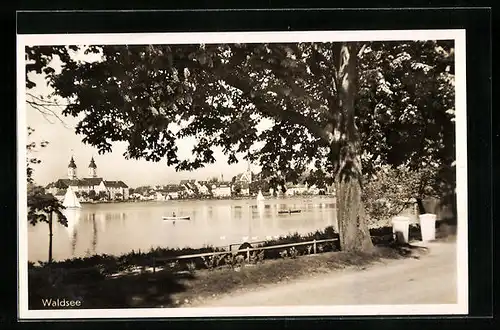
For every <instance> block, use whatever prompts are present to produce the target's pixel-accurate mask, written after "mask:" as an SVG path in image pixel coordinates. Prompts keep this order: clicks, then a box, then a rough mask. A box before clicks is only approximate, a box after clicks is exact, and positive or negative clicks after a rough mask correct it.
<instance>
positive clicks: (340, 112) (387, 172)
mask: <svg viewBox="0 0 500 330" xmlns="http://www.w3.org/2000/svg"><path fill="white" fill-rule="evenodd" d="M17 38H18V39H17V42H18V49H17V58H18V67H17V74H18V82H17V83H18V85H17V90H18V109H17V123H18V124H17V125H18V137H17V138H18V173H19V174H18V178H19V179H18V185H19V188H18V201H19V202H18V203H19V204H18V209H19V219H18V228H19V237H18V244H19V246H18V250H19V256H18V260H19V265H18V270H19V272H18V274H19V313H20V314H19V315H20V317H21V318H26V319H37V318H44V319H51V318H55V319H57V318H79V319H81V318H109V317H118V318H119V317H138V318H140V317H208V316H252V315H254V316H287V315H304V316H321V315H337V316H338V315H340V316H342V315H425V314H438V315H461V314H467V311H468V266H467V130H466V89H465V87H466V81H465V63H466V62H465V59H466V55H465V30H458V29H457V30H453V29H450V30H384V31H382V30H381V31H373V30H370V31H368V30H367V31H314V32H308V31H295V32H293V31H288V32H225V33H222V32H220V33H219V32H207V33H194V32H193V33H187V32H184V33H130V34H64V35H63V34H46V35H44V34H39V35H18V37H17Z"/></svg>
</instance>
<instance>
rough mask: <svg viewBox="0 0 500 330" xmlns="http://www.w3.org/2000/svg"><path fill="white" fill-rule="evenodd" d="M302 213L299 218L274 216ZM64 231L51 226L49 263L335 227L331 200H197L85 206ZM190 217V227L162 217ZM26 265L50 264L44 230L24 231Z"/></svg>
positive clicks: (72, 212)
mask: <svg viewBox="0 0 500 330" xmlns="http://www.w3.org/2000/svg"><path fill="white" fill-rule="evenodd" d="M289 209H294V210H295V209H300V210H301V213H295V214H278V211H279V210H289ZM65 212H66V213H67V217H68V227H67V228H66V227H64V226H62V225H60V224H58V223H54V226H53V232H54V236H53V257H54V259H55V260H64V259H67V258H73V257H84V256H87V255H94V254H111V255H121V254H125V253H128V252H130V251H132V250H135V251H138V250H141V251H149V250H150V249H151V248H154V247H169V248H176V247H193V248H198V247H202V246H204V245H212V246H217V247H224V246H226V247H227V246H228V245H229V244H233V243H242V242H244V241H250V242H252V241H259V240H265V239H266V238H270V237H274V236H278V235H286V234H289V233H294V232H298V233H303V234H305V233H309V232H313V231H316V230H317V229H324V228H325V227H327V226H334V228H336V227H337V222H336V209H335V199H334V198H332V197H328V196H315V197H312V198H310V197H297V198H286V199H269V200H266V201H264V202H260V203H258V202H257V201H256V200H253V199H252V200H251V199H247V200H199V201H165V202H138V203H108V204H83V205H82V208H81V209H78V210H65ZM173 212H175V214H176V215H177V216H190V217H191V220H190V221H182V220H177V221H175V223H173V222H172V221H164V220H162V216H171V215H172V214H173ZM28 226H29V227H28V259H29V260H30V261H35V262H36V261H39V260H41V261H46V260H47V258H48V246H49V243H48V241H49V236H48V225H47V224H45V223H39V224H37V225H36V226H31V225H28Z"/></svg>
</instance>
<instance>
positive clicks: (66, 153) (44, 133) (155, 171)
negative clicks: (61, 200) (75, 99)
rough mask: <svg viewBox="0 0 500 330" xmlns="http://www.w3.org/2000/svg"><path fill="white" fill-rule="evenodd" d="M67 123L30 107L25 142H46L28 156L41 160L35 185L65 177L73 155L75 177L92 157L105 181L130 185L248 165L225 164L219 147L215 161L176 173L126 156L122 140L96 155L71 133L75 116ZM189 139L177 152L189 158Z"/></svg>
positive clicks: (229, 173)
mask: <svg viewBox="0 0 500 330" xmlns="http://www.w3.org/2000/svg"><path fill="white" fill-rule="evenodd" d="M61 119H62V120H63V121H64V122H65V124H66V126H68V127H65V126H64V124H63V123H61V122H60V121H59V120H57V119H50V120H51V121H52V123H51V122H49V121H47V119H45V118H44V116H43V115H42V114H41V113H39V112H38V111H37V110H35V109H29V111H28V112H27V116H26V121H27V126H29V127H32V128H33V129H34V132H33V133H32V134H31V135H30V136H29V138H28V143H30V142H35V143H37V145H38V144H39V143H40V142H41V141H48V142H49V143H48V145H47V146H46V147H43V148H40V147H37V150H36V151H34V152H33V153H32V154H31V156H33V157H36V158H37V159H39V160H40V161H41V163H40V164H36V165H34V172H33V179H34V182H35V183H36V184H38V185H42V186H46V185H47V184H49V183H51V182H54V181H56V180H57V179H59V178H66V177H67V169H68V164H69V161H70V159H71V157H72V156H73V157H74V160H75V163H76V166H77V176H78V177H86V176H87V173H88V165H89V162H90V160H91V158H92V157H93V158H94V160H95V162H96V164H97V173H98V176H100V177H106V178H107V179H108V180H122V181H124V182H125V183H127V185H129V187H139V186H145V185H158V184H160V185H161V184H171V183H177V182H179V181H180V180H187V179H196V180H198V181H203V180H207V179H209V178H211V177H214V176H216V177H220V175H221V173H222V174H223V175H224V179H225V180H229V181H230V180H231V178H232V177H233V176H235V175H237V174H239V173H241V172H243V171H246V170H247V168H248V163H247V162H246V161H240V162H239V163H237V164H232V165H228V164H227V156H225V155H224V154H223V153H222V151H221V150H215V156H216V162H215V163H214V164H209V165H207V166H206V167H204V168H201V169H198V170H194V171H180V172H176V171H175V168H174V167H168V166H167V165H166V164H165V163H162V162H161V161H160V162H151V161H146V160H135V159H125V157H124V156H123V153H124V152H125V150H126V146H125V143H112V152H110V153H106V154H101V155H100V154H99V153H98V152H97V149H96V148H93V147H91V146H89V145H86V144H84V143H83V142H82V141H81V139H82V137H81V136H79V135H76V134H75V133H74V129H73V128H72V127H74V125H75V124H76V122H77V119H75V118H72V117H71V118H69V117H63V118H61ZM189 142H191V141H183V142H180V144H181V146H180V147H179V155H180V156H181V157H189V156H190V154H191V148H190V143H189ZM252 171H254V172H258V171H260V167H259V166H256V165H253V164H252Z"/></svg>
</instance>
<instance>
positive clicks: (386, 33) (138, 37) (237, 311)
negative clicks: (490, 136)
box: [17, 29, 469, 320]
mask: <svg viewBox="0 0 500 330" xmlns="http://www.w3.org/2000/svg"><path fill="white" fill-rule="evenodd" d="M451 39H454V40H455V88H456V90H455V100H456V105H455V109H456V146H457V149H456V166H457V171H456V172H457V173H456V175H457V185H456V190H457V213H458V220H457V221H458V223H457V228H458V231H457V243H456V244H457V304H444V305H355V306H347V305H346V306H344V305H343V306H282V307H251V308H250V307H248V308H243V307H242V308H150V309H149V308H145V309H142V308H141V309H134V308H123V309H65V310H29V309H28V269H27V261H28V253H27V252H28V246H27V232H28V223H27V221H26V217H27V210H26V204H27V197H26V196H27V189H26V188H27V187H26V164H25V159H26V140H27V127H26V95H25V54H24V49H25V46H29V45H71V44H79V45H92V44H99V45H103V44H115V45H116V44H197V43H235V42H246V43H258V42H312V41H316V42H331V41H375V40H380V41H382V40H385V41H389V40H393V41H405V40H451ZM465 47H466V44H465V30H463V29H446V30H370V31H298V32H210V33H188V32H186V33H134V34H47V35H28V34H26V35H18V36H17V101H18V105H17V152H18V158H17V161H18V180H19V181H18V191H17V193H18V205H17V206H18V251H19V253H18V265H19V268H18V306H19V310H18V317H19V319H23V320H33V319H80V318H143V317H160V318H164V317H229V316H244V317H250V316H347V315H465V314H467V313H468V307H469V306H468V245H467V239H468V234H467V214H468V213H467V122H466V79H465V78H466V76H465V69H466V67H465V65H466V61H465V59H466V48H465Z"/></svg>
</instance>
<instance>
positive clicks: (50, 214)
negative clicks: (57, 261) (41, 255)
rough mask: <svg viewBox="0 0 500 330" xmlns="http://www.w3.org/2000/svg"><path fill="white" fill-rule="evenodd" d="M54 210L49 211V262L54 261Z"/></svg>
mask: <svg viewBox="0 0 500 330" xmlns="http://www.w3.org/2000/svg"><path fill="white" fill-rule="evenodd" d="M52 236H53V234H52V212H50V213H49V264H51V263H52Z"/></svg>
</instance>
